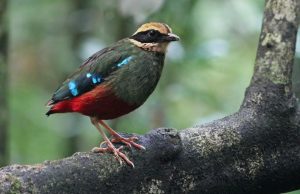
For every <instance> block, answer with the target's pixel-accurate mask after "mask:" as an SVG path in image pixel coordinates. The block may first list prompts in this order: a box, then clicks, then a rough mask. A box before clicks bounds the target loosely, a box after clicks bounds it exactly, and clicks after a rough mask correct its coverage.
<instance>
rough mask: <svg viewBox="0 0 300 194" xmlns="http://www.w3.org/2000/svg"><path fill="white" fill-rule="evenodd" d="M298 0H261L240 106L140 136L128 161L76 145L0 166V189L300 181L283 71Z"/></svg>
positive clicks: (252, 189)
mask: <svg viewBox="0 0 300 194" xmlns="http://www.w3.org/2000/svg"><path fill="white" fill-rule="evenodd" d="M299 4H300V3H299V0H267V1H266V6H265V13H264V20H263V26H262V32H261V35H260V40H259V45H258V51H257V58H256V62H255V70H254V75H253V78H252V80H251V84H250V86H249V87H248V88H247V90H246V93H245V99H244V101H243V103H242V106H241V108H240V110H239V111H238V112H237V113H235V114H233V115H230V116H227V117H225V118H223V119H220V120H216V121H214V122H211V123H208V124H205V125H201V126H195V127H192V128H188V129H184V130H181V131H177V130H175V129H154V130H152V131H150V132H149V133H148V134H146V135H143V136H140V143H141V144H143V145H144V146H145V147H146V149H147V150H146V151H136V150H127V151H126V153H127V154H128V155H129V157H130V158H131V159H133V160H134V162H135V165H136V167H135V168H134V169H131V168H130V167H129V166H127V165H119V164H118V163H117V162H116V161H115V159H114V158H113V156H112V155H111V154H104V155H101V156H99V155H97V154H94V153H76V154H74V155H73V156H72V157H69V158H65V159H62V160H58V161H48V162H44V163H42V164H37V165H12V166H7V167H4V168H2V169H1V170H0V185H1V187H0V193H7V192H16V193H18V192H21V193H24V192H29V193H31V192H36V193H280V192H286V191H290V190H294V189H297V188H300V110H299V108H298V107H297V99H296V98H295V97H294V94H293V91H292V83H291V74H292V66H293V58H294V54H295V42H296V34H297V28H298V22H297V21H299V19H298V17H299V16H298V15H297V14H299V13H300V10H299V6H300V5H299Z"/></svg>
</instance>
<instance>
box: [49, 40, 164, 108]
mask: <svg viewBox="0 0 300 194" xmlns="http://www.w3.org/2000/svg"><path fill="white" fill-rule="evenodd" d="M164 56H165V55H164V53H158V52H149V51H146V50H143V49H141V48H139V47H137V46H136V45H134V44H133V43H132V42H130V40H129V39H128V38H126V39H122V40H120V41H118V42H116V43H115V44H113V45H111V46H110V47H107V48H105V49H103V50H101V51H99V52H97V53H95V54H94V55H92V56H91V57H89V58H88V59H87V60H86V61H85V62H84V63H83V64H82V65H81V66H80V68H79V69H78V70H77V71H75V73H73V74H72V75H71V76H70V77H69V78H68V79H67V80H66V81H65V82H64V83H63V84H62V85H61V86H60V87H59V88H58V90H57V91H56V92H55V93H54V95H53V97H52V101H51V104H53V103H56V102H59V101H62V100H66V99H70V98H73V97H76V96H80V95H81V94H84V93H86V92H88V91H90V90H92V89H94V88H95V87H96V86H98V85H99V84H105V85H106V86H107V87H109V88H110V89H111V90H112V91H113V92H114V93H115V95H116V96H117V97H119V98H121V99H123V100H124V101H126V102H128V103H129V104H136V105H140V104H142V103H143V102H144V101H145V100H146V99H147V97H148V96H149V95H150V94H151V93H152V91H153V90H154V88H155V86H156V84H157V82H158V80H159V77H160V75H161V71H162V68H163V64H164ZM128 59H129V60H128ZM124 60H125V62H124ZM126 60H127V61H126ZM122 62H123V64H122ZM70 83H71V84H72V83H73V86H74V87H73V88H72V85H70ZM75 87H76V90H73V92H72V89H74V88H75ZM75 91H76V92H75Z"/></svg>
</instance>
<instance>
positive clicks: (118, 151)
mask: <svg viewBox="0 0 300 194" xmlns="http://www.w3.org/2000/svg"><path fill="white" fill-rule="evenodd" d="M91 122H92V124H93V125H94V126H95V127H96V128H97V130H98V131H99V132H100V134H101V136H102V137H103V139H104V141H105V142H106V144H107V147H106V148H101V147H95V148H93V149H92V151H93V152H95V153H100V152H101V153H104V152H112V153H113V154H114V155H115V158H116V159H117V160H118V161H119V162H120V164H122V159H123V160H124V161H125V162H126V163H127V164H128V165H130V166H132V167H134V164H133V162H131V161H130V160H129V159H128V158H127V156H126V155H125V154H124V153H122V152H121V149H122V148H123V146H121V147H119V148H116V147H115V146H114V145H113V144H112V143H111V141H110V140H109V139H108V137H107V136H106V135H105V133H104V131H103V130H102V129H101V127H100V126H99V124H98V119H97V118H96V117H91Z"/></svg>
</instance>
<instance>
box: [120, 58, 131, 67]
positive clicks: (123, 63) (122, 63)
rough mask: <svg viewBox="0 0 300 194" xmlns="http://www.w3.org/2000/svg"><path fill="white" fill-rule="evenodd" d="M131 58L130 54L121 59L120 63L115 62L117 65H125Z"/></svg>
mask: <svg viewBox="0 0 300 194" xmlns="http://www.w3.org/2000/svg"><path fill="white" fill-rule="evenodd" d="M131 59H132V56H130V57H127V58H125V59H123V60H122V61H121V62H120V63H118V64H117V67H122V66H124V65H127V64H128V63H129V61H130V60H131Z"/></svg>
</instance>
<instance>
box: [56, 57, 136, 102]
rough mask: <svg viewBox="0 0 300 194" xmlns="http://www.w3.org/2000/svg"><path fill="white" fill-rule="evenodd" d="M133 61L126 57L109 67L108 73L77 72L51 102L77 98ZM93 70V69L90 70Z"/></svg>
mask: <svg viewBox="0 0 300 194" xmlns="http://www.w3.org/2000/svg"><path fill="white" fill-rule="evenodd" d="M132 59H133V57H132V56H129V57H126V58H124V59H122V60H120V61H119V62H117V63H116V64H114V65H112V66H111V69H109V70H108V71H101V72H97V71H95V72H92V71H88V72H80V71H79V72H78V73H77V74H75V76H73V77H71V78H70V81H68V82H66V85H64V86H61V87H60V88H59V89H58V90H57V91H56V92H55V93H54V95H53V97H52V101H53V102H57V101H60V100H64V99H69V98H72V97H76V96H79V95H81V94H83V93H85V92H88V91H90V90H92V89H93V88H95V87H96V86H97V85H99V84H101V83H102V82H103V81H104V80H105V78H106V77H107V76H109V74H110V73H111V72H113V71H115V70H116V69H118V68H122V67H123V66H125V65H127V64H128V63H129V62H130V61H131V60H132ZM92 70H93V69H92Z"/></svg>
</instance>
